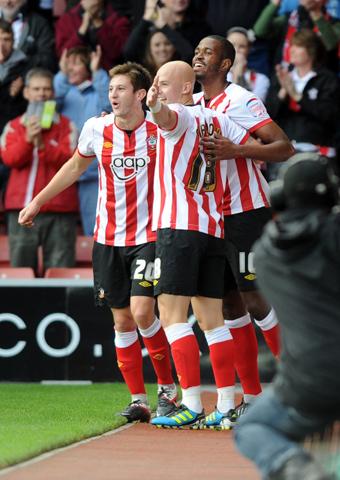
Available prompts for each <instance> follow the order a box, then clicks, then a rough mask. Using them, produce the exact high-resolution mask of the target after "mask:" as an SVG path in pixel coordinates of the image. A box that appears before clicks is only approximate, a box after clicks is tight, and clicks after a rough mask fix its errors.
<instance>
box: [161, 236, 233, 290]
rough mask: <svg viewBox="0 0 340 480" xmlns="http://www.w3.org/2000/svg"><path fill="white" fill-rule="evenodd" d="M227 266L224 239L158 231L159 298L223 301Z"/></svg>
mask: <svg viewBox="0 0 340 480" xmlns="http://www.w3.org/2000/svg"><path fill="white" fill-rule="evenodd" d="M224 266H225V247H224V241H223V240H222V239H220V238H215V237H213V236H211V235H206V234H205V233H200V232H196V231H187V230H173V229H170V228H164V229H161V230H158V232H157V242H156V258H155V270H154V275H155V279H154V288H155V295H160V294H161V293H168V294H172V295H183V296H187V297H194V296H196V295H200V296H203V297H210V298H222V297H223V292H224V285H223V276H224Z"/></svg>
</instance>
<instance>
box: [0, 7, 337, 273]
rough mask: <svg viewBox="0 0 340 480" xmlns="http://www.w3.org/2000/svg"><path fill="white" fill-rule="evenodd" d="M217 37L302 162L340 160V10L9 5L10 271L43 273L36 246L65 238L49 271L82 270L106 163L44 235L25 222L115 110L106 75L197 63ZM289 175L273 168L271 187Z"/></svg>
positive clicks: (3, 44) (6, 145) (2, 94)
mask: <svg viewBox="0 0 340 480" xmlns="http://www.w3.org/2000/svg"><path fill="white" fill-rule="evenodd" d="M209 34H218V35H222V36H225V37H226V38H228V40H229V41H230V42H232V43H233V45H234V46H235V49H236V59H235V63H234V65H233V68H232V70H231V72H230V73H229V74H228V79H227V80H229V81H232V82H235V83H237V84H239V85H241V86H243V87H244V88H246V89H248V90H250V91H253V92H254V93H255V94H256V95H258V96H259V97H260V98H261V99H262V101H263V102H264V103H265V105H266V107H267V109H268V112H269V114H270V115H271V116H272V118H273V119H274V120H275V121H276V122H277V123H278V124H279V125H280V126H281V127H282V128H283V129H284V131H285V132H286V133H287V135H288V136H289V138H290V140H292V141H293V142H294V145H295V147H296V149H297V150H298V151H304V152H309V151H316V152H320V153H322V154H323V155H326V156H328V157H330V158H336V157H337V155H338V158H339V150H340V131H339V128H338V127H339V111H340V100H339V98H340V95H339V80H340V0H328V1H327V0H281V1H280V0H228V1H224V0H191V1H190V0H130V1H129V0H81V1H75V0H68V1H67V0H54V1H53V0H0V135H1V147H0V148H1V149H0V189H1V200H0V215H1V218H0V234H6V235H8V237H9V243H10V253H11V265H12V266H16V267H20V266H31V267H32V268H34V269H35V270H36V269H37V257H36V247H37V246H38V245H41V243H42V242H43V241H44V238H47V237H49V236H50V232H51V230H52V231H53V229H54V230H55V231H54V233H52V239H53V237H54V239H56V238H58V229H60V228H63V229H67V231H68V232H69V235H68V239H69V243H68V244H65V245H59V246H58V249H59V250H60V252H59V253H58V254H57V255H56V254H55V253H53V255H52V254H51V253H49V250H51V249H52V248H50V249H49V248H46V249H45V250H46V252H45V253H44V265H45V267H51V266H52V267H53V266H62V267H70V266H73V265H74V255H70V254H69V251H70V248H69V246H70V244H74V242H75V237H76V236H77V235H85V236H91V235H92V231H93V226H94V223H95V209H96V201H97V188H98V176H97V167H96V162H93V164H92V165H91V166H90V167H89V169H88V170H87V171H86V172H85V173H84V174H83V176H82V177H81V178H80V181H79V183H78V186H77V187H74V188H70V189H68V190H67V191H65V192H63V193H62V194H61V195H60V196H58V197H59V198H58V197H56V199H54V200H53V202H51V203H48V204H47V205H46V206H45V207H44V208H45V210H44V212H43V213H44V215H43V216H42V220H41V223H42V224H41V225H39V229H38V230H36V232H35V233H32V232H28V233H27V232H26V230H25V233H22V230H23V229H21V230H20V228H18V227H17V216H18V212H19V211H20V210H21V209H22V208H23V207H24V205H25V204H27V202H28V201H30V199H31V198H33V196H34V195H35V194H36V193H37V192H38V191H39V190H40V189H41V188H42V187H43V186H44V185H45V184H47V183H48V181H49V180H50V179H51V178H52V177H53V175H54V173H55V172H56V171H57V170H58V169H59V168H60V166H61V165H62V164H63V163H64V162H66V161H67V160H68V158H69V157H70V155H71V153H72V151H73V149H74V148H75V145H76V141H77V137H78V134H79V132H80V130H81V128H82V126H83V124H84V122H85V121H86V120H87V119H88V118H90V117H92V116H94V115H99V114H101V112H103V111H107V112H109V111H110V104H109V103H108V97H107V92H108V86H109V76H108V70H109V69H110V68H112V67H113V66H114V65H116V64H118V63H122V62H125V61H137V62H140V63H142V64H143V65H145V66H146V67H147V68H148V69H149V70H150V72H151V73H152V74H153V75H155V73H156V71H157V69H158V68H159V67H160V66H161V65H163V64H164V63H166V62H168V61H170V60H175V59H180V60H184V61H186V62H188V63H189V64H191V60H192V57H193V54H194V50H195V47H196V46H197V44H198V43H199V41H200V40H201V39H202V38H203V37H205V36H207V35H209ZM197 90H199V87H197ZM41 104H43V107H41V108H43V111H42V112H40V113H39V115H40V117H41V115H42V116H43V118H44V120H45V122H46V124H45V125H43V124H42V122H41V121H39V122H37V111H39V105H41ZM42 125H43V126H42ZM279 168H280V165H279V164H272V165H270V164H268V165H264V166H263V169H264V173H265V176H266V177H267V179H268V180H273V179H275V178H276V176H277V173H278V169H279ZM47 232H48V233H47ZM21 235H24V237H21ZM71 250H72V249H71ZM62 251H63V252H62Z"/></svg>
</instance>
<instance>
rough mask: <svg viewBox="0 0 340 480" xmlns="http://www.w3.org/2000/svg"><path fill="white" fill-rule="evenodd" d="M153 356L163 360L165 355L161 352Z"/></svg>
mask: <svg viewBox="0 0 340 480" xmlns="http://www.w3.org/2000/svg"><path fill="white" fill-rule="evenodd" d="M152 358H154V359H155V360H163V358H164V355H162V354H161V353H157V354H156V355H154V356H153V357H152Z"/></svg>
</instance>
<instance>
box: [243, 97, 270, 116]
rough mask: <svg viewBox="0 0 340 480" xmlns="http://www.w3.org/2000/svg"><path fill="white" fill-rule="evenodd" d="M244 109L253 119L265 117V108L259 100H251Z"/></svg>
mask: <svg viewBox="0 0 340 480" xmlns="http://www.w3.org/2000/svg"><path fill="white" fill-rule="evenodd" d="M246 107H247V109H248V110H249V112H250V113H251V115H252V116H253V117H255V118H262V117H266V116H267V111H266V107H265V106H264V105H263V103H262V102H261V100H260V99H259V98H254V97H253V98H251V99H250V100H248V102H247V103H246Z"/></svg>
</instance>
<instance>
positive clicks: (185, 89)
mask: <svg viewBox="0 0 340 480" xmlns="http://www.w3.org/2000/svg"><path fill="white" fill-rule="evenodd" d="M191 87H192V84H191V82H185V83H184V84H183V89H182V94H183V95H187V94H189V93H190V92H191Z"/></svg>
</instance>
